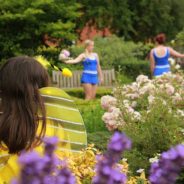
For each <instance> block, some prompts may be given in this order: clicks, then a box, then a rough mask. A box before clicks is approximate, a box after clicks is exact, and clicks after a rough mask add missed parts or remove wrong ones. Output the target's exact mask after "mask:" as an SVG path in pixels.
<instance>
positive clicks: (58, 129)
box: [0, 87, 87, 184]
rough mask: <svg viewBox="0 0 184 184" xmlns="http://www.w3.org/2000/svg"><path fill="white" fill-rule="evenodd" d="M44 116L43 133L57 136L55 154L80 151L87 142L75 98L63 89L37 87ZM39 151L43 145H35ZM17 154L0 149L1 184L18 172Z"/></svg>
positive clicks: (8, 180) (7, 181)
mask: <svg viewBox="0 0 184 184" xmlns="http://www.w3.org/2000/svg"><path fill="white" fill-rule="evenodd" d="M40 92H41V95H42V97H43V99H44V104H45V107H46V115H47V128H46V136H57V137H59V144H58V147H57V150H56V154H57V155H58V156H59V155H60V154H62V152H70V153H74V154H75V153H76V154H77V153H79V152H80V151H81V150H82V149H84V148H85V147H86V145H87V134H86V130H85V126H84V122H83V119H82V117H81V114H80V112H79V110H78V109H77V107H76V106H75V104H74V101H73V100H72V99H71V98H70V96H69V95H67V94H66V93H65V92H64V91H63V90H61V89H58V88H53V87H46V88H42V89H40ZM35 150H36V151H38V152H40V153H42V150H43V145H40V146H38V147H37V148H35ZM17 158H18V156H17V155H10V154H8V151H3V150H1V149H0V184H4V183H10V181H11V179H12V178H13V177H15V176H17V175H18V172H19V166H18V164H17Z"/></svg>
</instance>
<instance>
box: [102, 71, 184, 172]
mask: <svg viewBox="0 0 184 184" xmlns="http://www.w3.org/2000/svg"><path fill="white" fill-rule="evenodd" d="M104 101H105V102H106V105H105V103H104ZM112 101H113V103H112ZM101 102H102V103H101V105H102V108H104V107H105V108H104V109H105V110H106V112H105V113H104V115H103V116H102V119H103V121H104V123H105V125H106V127H107V128H108V130H109V131H114V130H117V129H118V130H120V131H121V130H123V131H125V132H126V134H127V135H128V136H129V137H130V138H131V139H132V140H133V149H132V150H131V152H128V153H127V154H125V156H126V158H128V160H129V164H130V168H131V170H132V171H134V172H136V170H138V169H139V168H143V169H145V171H146V172H147V171H148V170H149V165H150V163H149V159H150V158H154V157H155V155H156V154H157V153H161V152H163V151H165V150H167V149H169V148H170V147H171V146H173V145H176V144H178V143H181V142H183V141H184V135H183V130H184V75H183V74H171V73H168V74H166V75H164V76H162V77H159V78H155V79H153V80H150V79H149V78H148V77H147V76H144V75H140V76H138V77H137V79H136V81H135V82H133V83H131V84H129V85H124V86H118V87H116V88H114V90H113V97H111V96H104V97H102V98H101ZM107 104H108V105H107Z"/></svg>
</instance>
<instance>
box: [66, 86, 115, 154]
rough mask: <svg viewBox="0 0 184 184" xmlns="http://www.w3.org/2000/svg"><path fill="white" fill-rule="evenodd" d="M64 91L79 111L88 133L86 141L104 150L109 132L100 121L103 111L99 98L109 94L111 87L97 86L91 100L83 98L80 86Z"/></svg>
mask: <svg viewBox="0 0 184 184" xmlns="http://www.w3.org/2000/svg"><path fill="white" fill-rule="evenodd" d="M65 91H66V92H67V93H68V94H69V95H70V96H71V97H72V99H73V100H74V101H75V104H76V105H77V107H78V109H79V111H80V112H81V115H82V117H83V120H84V123H85V127H86V131H87V135H88V143H89V144H95V147H96V148H98V149H99V150H101V151H104V150H105V149H106V146H107V140H108V139H109V137H110V136H111V133H109V131H108V130H107V128H106V127H105V124H104V122H103V121H102V115H103V114H104V112H105V111H104V110H103V109H102V108H101V105H100V98H101V97H102V96H104V95H110V94H111V92H112V88H104V87H98V90H97V96H96V99H94V100H91V101H85V100H84V98H83V93H84V92H83V89H82V88H76V89H65Z"/></svg>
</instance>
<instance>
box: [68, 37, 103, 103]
mask: <svg viewBox="0 0 184 184" xmlns="http://www.w3.org/2000/svg"><path fill="white" fill-rule="evenodd" d="M93 49H94V42H93V41H92V40H86V41H85V52H84V53H82V54H80V55H79V56H78V57H77V58H76V59H72V60H67V61H65V63H67V64H75V63H79V62H82V64H83V73H82V77H81V83H82V85H83V88H84V93H85V99H86V100H91V99H94V98H95V96H96V90H97V85H98V83H99V82H100V83H102V82H103V76H102V70H101V66H100V61H99V57H98V54H97V53H94V52H93Z"/></svg>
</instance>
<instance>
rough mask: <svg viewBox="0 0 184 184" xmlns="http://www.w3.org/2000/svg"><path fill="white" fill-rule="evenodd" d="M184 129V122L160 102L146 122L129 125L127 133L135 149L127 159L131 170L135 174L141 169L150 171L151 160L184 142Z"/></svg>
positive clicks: (126, 129) (127, 154)
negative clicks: (182, 131) (182, 130)
mask: <svg viewBox="0 0 184 184" xmlns="http://www.w3.org/2000/svg"><path fill="white" fill-rule="evenodd" d="M183 127H184V126H183V121H182V120H181V119H180V118H178V117H175V116H173V114H171V113H169V112H168V107H167V106H165V105H163V104H162V103H160V102H159V101H158V103H156V104H155V106H154V108H153V109H152V110H151V112H150V113H149V114H148V115H147V117H146V120H145V121H144V122H141V123H137V124H128V125H127V127H125V132H126V133H127V134H128V136H129V137H130V138H131V139H132V142H133V149H132V151H130V152H129V153H128V152H127V153H126V155H125V157H127V158H128V162H129V164H130V168H131V169H132V170H133V171H134V172H135V171H136V170H137V169H139V168H145V169H146V170H147V171H148V168H149V165H150V163H149V158H152V157H154V155H155V154H157V153H161V152H163V151H166V150H168V149H169V148H170V147H171V146H173V145H176V144H179V143H181V142H182V141H183V134H182V133H181V128H183Z"/></svg>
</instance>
